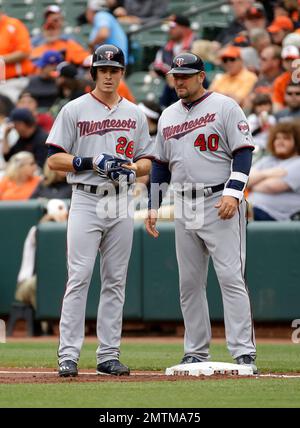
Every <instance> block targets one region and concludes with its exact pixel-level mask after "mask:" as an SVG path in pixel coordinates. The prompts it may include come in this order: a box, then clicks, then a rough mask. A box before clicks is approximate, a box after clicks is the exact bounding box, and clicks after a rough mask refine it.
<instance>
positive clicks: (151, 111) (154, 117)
mask: <svg viewBox="0 0 300 428" xmlns="http://www.w3.org/2000/svg"><path fill="white" fill-rule="evenodd" d="M138 106H139V108H140V109H141V110H142V112H143V113H144V114H145V116H146V118H147V123H148V128H149V134H150V136H151V138H152V141H153V143H154V142H155V137H156V134H157V125H158V120H159V118H160V115H161V113H162V110H161V108H160V106H159V104H157V103H156V102H155V101H147V100H144V101H142V102H140V103H139V104H138Z"/></svg>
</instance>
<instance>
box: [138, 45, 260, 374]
mask: <svg viewBox="0 0 300 428" xmlns="http://www.w3.org/2000/svg"><path fill="white" fill-rule="evenodd" d="M170 73H171V74H173V76H174V83H175V89H176V92H177V95H178V97H179V98H180V100H179V101H178V102H176V103H174V104H173V105H171V106H170V107H168V108H167V109H165V110H164V111H163V113H162V116H161V118H160V121H159V125H158V134H157V138H156V154H155V157H156V160H155V161H154V162H153V167H152V179H151V182H152V188H153V189H154V190H151V193H150V194H149V196H150V197H149V211H148V218H147V219H146V221H145V225H146V230H147V232H148V233H149V234H150V235H151V236H153V237H155V238H156V237H158V235H159V233H158V231H157V229H156V221H157V209H158V207H159V205H160V203H161V199H162V197H163V195H162V194H161V193H162V192H159V193H158V192H155V183H158V184H160V185H161V184H162V183H165V182H170V181H171V182H172V184H174V187H175V184H176V185H177V190H176V191H175V193H177V197H178V196H180V197H181V199H182V200H183V201H186V204H189V203H190V202H192V204H193V203H194V204H195V203H196V204H197V202H198V200H201V199H202V201H203V219H202V220H203V221H202V224H200V223H199V225H198V226H197V225H196V226H194V227H191V226H190V223H189V221H188V220H189V218H188V216H187V215H186V213H185V211H182V215H181V216H180V217H177V218H176V204H175V235H176V254H177V261H178V266H179V277H180V302H181V309H182V313H183V318H184V323H185V338H184V357H183V359H182V361H181V364H185V363H194V362H201V361H206V360H207V359H208V358H209V344H210V340H211V327H210V319H209V311H208V305H207V298H206V282H207V271H208V262H209V257H210V256H211V257H212V260H213V263H214V267H215V270H216V273H217V277H218V280H219V284H220V287H221V292H222V297H223V306H224V318H225V330H226V339H227V346H228V349H229V351H230V353H231V355H232V357H233V358H234V359H236V362H237V363H238V364H251V365H252V366H253V369H254V371H256V370H257V369H256V366H255V364H254V362H255V357H256V347H255V340H254V330H253V324H252V317H251V308H250V301H249V295H248V290H247V286H246V282H245V277H244V270H245V255H246V246H245V243H246V242H245V241H246V240H245V238H246V202H245V199H244V188H245V185H246V183H247V180H248V174H249V170H250V167H251V161H252V150H253V142H252V136H251V134H250V131H249V126H248V123H247V120H246V117H245V115H244V113H243V111H242V110H241V108H240V107H239V105H238V104H237V103H236V102H235V101H234V100H233V99H231V98H229V97H226V96H223V95H221V94H217V93H213V92H206V91H205V89H204V88H203V85H202V83H203V80H204V78H205V72H204V67H203V62H202V60H201V58H199V57H198V56H196V55H194V54H191V53H189V52H187V53H183V54H180V55H177V56H176V57H175V58H174V61H173V68H172V69H171V71H170ZM178 184H180V185H181V187H180V189H181V190H178ZM197 189H198V190H197ZM199 189H200V190H199ZM157 195H158V196H159V197H158V196H157Z"/></svg>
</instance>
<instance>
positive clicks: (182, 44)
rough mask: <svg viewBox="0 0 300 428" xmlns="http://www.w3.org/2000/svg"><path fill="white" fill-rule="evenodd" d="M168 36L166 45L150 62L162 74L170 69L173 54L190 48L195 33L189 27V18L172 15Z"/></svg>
mask: <svg viewBox="0 0 300 428" xmlns="http://www.w3.org/2000/svg"><path fill="white" fill-rule="evenodd" d="M168 38H169V40H168V42H167V43H166V45H165V46H164V47H163V48H161V49H159V50H158V52H157V54H156V57H155V59H154V62H153V64H152V68H153V70H154V71H155V72H156V73H157V74H159V75H162V76H165V75H166V74H167V72H168V71H169V70H170V69H171V65H172V61H173V58H174V56H176V55H178V54H180V53H181V52H184V51H189V50H190V49H191V47H192V43H193V41H194V40H195V39H196V35H195V33H194V32H193V31H192V29H191V23H190V20H189V19H188V18H187V17H186V16H182V15H175V16H173V18H172V19H171V20H170V22H169V37H168Z"/></svg>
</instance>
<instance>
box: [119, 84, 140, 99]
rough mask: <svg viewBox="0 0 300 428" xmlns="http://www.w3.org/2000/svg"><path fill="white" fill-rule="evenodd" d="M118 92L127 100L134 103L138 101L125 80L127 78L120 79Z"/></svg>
mask: <svg viewBox="0 0 300 428" xmlns="http://www.w3.org/2000/svg"><path fill="white" fill-rule="evenodd" d="M118 94H119V95H120V97H123V98H126V100H128V101H131V102H132V103H135V102H136V99H135V98H134V95H133V93H132V92H131V90H130V89H129V87H128V85H127V83H126V82H125V79H121V80H120V84H119V88H118Z"/></svg>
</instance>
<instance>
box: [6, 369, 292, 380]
mask: <svg viewBox="0 0 300 428" xmlns="http://www.w3.org/2000/svg"><path fill="white" fill-rule="evenodd" d="M245 378H253V379H258V378H264V379H273V378H283V379H284V378H300V373H276V374H275V373H274V374H273V373H270V374H263V375H256V376H232V375H213V376H166V375H165V374H164V373H163V372H153V371H134V372H132V373H131V374H130V376H119V377H118V376H105V375H97V374H96V373H95V371H94V370H87V369H86V370H82V371H81V372H79V375H78V376H77V377H69V378H60V377H59V376H58V375H57V371H56V370H54V369H47V368H45V369H38V370H36V369H30V368H28V369H16V368H11V369H9V368H0V384H20V383H37V384H50V383H66V382H67V383H81V382H85V383H96V382H98V383H101V382H162V381H164V382H178V381H183V380H185V381H186V380H189V381H190V380H192V381H198V382H201V381H211V380H224V379H228V380H231V379H245Z"/></svg>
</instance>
